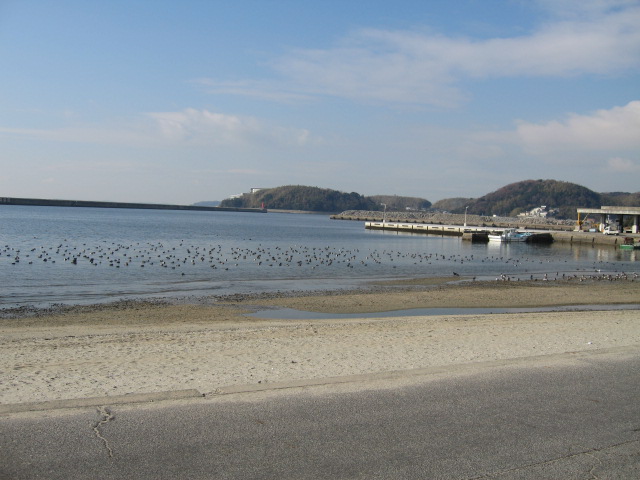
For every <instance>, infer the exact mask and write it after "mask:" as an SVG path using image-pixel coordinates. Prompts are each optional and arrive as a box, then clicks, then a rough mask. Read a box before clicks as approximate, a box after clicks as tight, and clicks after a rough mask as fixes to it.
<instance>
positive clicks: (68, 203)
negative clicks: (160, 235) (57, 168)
mask: <svg viewBox="0 0 640 480" xmlns="http://www.w3.org/2000/svg"><path fill="white" fill-rule="evenodd" d="M0 205H32V206H42V207H87V208H131V209H141V210H197V211H205V212H253V213H267V210H266V209H263V208H235V207H202V206H197V205H171V204H162V203H123V202H94V201H89V200H54V199H43V198H15V197H0Z"/></svg>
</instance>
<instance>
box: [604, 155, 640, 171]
mask: <svg viewBox="0 0 640 480" xmlns="http://www.w3.org/2000/svg"><path fill="white" fill-rule="evenodd" d="M607 167H608V168H609V169H610V170H613V171H614V172H618V173H632V172H640V164H639V163H636V162H633V161H631V160H629V159H628V158H620V157H613V158H610V159H609V160H608V161H607Z"/></svg>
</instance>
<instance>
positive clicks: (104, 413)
mask: <svg viewBox="0 0 640 480" xmlns="http://www.w3.org/2000/svg"><path fill="white" fill-rule="evenodd" d="M98 413H99V414H100V420H98V422H97V423H96V424H95V425H94V426H93V431H94V432H95V434H96V437H98V438H99V439H100V440H102V441H103V442H104V446H105V448H106V449H107V452H108V453H109V457H110V458H113V450H112V449H111V446H110V445H109V441H108V440H107V439H106V438H104V437H103V436H102V434H101V433H100V427H102V426H103V425H104V424H106V423H109V422H111V421H112V420H115V418H116V417H115V415H113V414H112V413H111V410H109V408H107V407H99V408H98Z"/></svg>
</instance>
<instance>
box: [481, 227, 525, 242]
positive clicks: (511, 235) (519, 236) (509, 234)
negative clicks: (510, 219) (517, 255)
mask: <svg viewBox="0 0 640 480" xmlns="http://www.w3.org/2000/svg"><path fill="white" fill-rule="evenodd" d="M488 237H489V241H490V242H526V241H527V239H528V238H529V237H531V233H530V232H519V231H518V230H517V229H515V228H507V229H506V230H504V231H503V232H502V233H501V234H499V235H496V234H489V235H488Z"/></svg>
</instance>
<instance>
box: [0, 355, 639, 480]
mask: <svg viewBox="0 0 640 480" xmlns="http://www.w3.org/2000/svg"><path fill="white" fill-rule="evenodd" d="M638 351H639V350H638V349H637V348H636V349H627V350H625V349H619V350H615V351H610V352H608V353H607V352H599V353H592V354H580V355H573V356H572V355H571V354H566V355H561V356H554V357H548V358H541V359H538V360H534V361H531V362H515V363H513V364H510V363H509V362H498V363H496V364H495V365H489V366H486V365H485V366H484V367H483V368H477V367H469V369H468V370H467V371H465V369H464V368H463V369H460V368H458V369H456V370H455V371H452V372H451V373H450V374H448V373H447V372H446V371H444V370H442V369H440V370H438V371H437V372H435V373H432V374H428V373H425V374H424V375H417V376H412V378H411V381H409V382H408V381H403V380H402V379H401V377H402V376H401V375H400V376H398V381H385V388H381V387H382V383H380V381H379V380H376V378H375V376H374V377H372V379H371V381H370V382H367V381H364V382H363V381H360V382H356V383H352V384H342V385H329V386H324V387H306V388H291V389H285V390H281V391H271V392H270V391H263V392H253V393H244V394H233V395H222V396H219V397H215V398H212V399H207V398H202V399H192V400H183V401H173V402H161V403H155V404H149V405H146V404H143V405H133V406H132V405H111V406H108V405H105V406H101V407H98V408H96V407H91V408H80V409H68V410H66V411H61V410H57V411H48V412H36V413H35V414H34V413H30V414H5V415H3V416H1V417H0V440H1V445H0V478H2V479H36V478H37V479H65V480H69V479H142V480H144V479H154V480H157V479H175V478H178V479H322V478H363V479H409V478H411V479H414V478H426V479H436V478H446V479H449V478H457V479H479V478H482V479H494V478H496V479H511V478H514V479H515V478H517V479H536V480H537V479H545V478H548V479H591V478H594V479H595V478H598V479H604V478H615V479H627V478H628V479H638V478H640V355H638ZM409 376H411V375H409ZM405 380H406V379H405ZM394 382H395V383H394Z"/></svg>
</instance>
